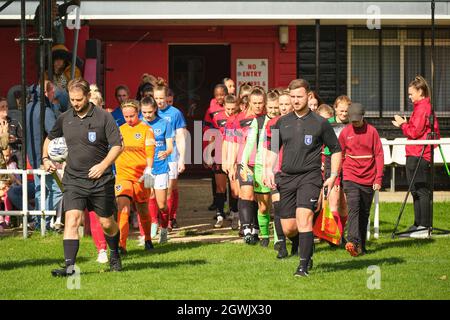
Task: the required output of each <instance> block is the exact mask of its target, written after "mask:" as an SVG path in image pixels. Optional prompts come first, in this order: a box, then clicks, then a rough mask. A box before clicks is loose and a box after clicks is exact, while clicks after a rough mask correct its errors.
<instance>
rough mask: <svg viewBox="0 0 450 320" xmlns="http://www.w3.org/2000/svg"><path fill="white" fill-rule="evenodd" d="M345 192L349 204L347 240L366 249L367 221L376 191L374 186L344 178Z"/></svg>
mask: <svg viewBox="0 0 450 320" xmlns="http://www.w3.org/2000/svg"><path fill="white" fill-rule="evenodd" d="M344 192H345V195H346V196H347V206H348V220H347V240H348V241H349V242H353V243H357V244H359V245H361V248H363V249H365V248H366V233H367V223H368V222H369V216H370V207H371V206H372V200H373V196H374V194H375V191H374V190H373V188H372V186H364V185H361V184H358V183H355V182H352V181H347V180H344Z"/></svg>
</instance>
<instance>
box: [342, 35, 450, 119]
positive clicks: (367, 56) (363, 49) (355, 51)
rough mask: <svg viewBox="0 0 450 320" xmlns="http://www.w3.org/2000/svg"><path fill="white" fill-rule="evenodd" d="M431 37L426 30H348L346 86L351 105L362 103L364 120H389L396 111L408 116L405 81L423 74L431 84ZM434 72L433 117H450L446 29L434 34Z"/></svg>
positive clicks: (449, 42) (449, 54)
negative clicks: (365, 114) (374, 118)
mask: <svg viewBox="0 0 450 320" xmlns="http://www.w3.org/2000/svg"><path fill="white" fill-rule="evenodd" d="M380 37H381V39H380ZM430 37H431V32H430V30H429V28H427V29H392V28H391V29H382V30H381V31H380V30H368V29H356V28H354V29H351V28H350V29H348V39H349V41H348V42H347V46H348V47H347V52H348V56H347V59H348V60H347V63H348V64H347V76H348V77H347V81H348V83H347V88H348V94H349V96H350V97H351V99H352V101H355V102H360V103H362V104H363V105H364V106H365V107H366V109H367V114H368V115H369V116H378V115H380V114H382V115H383V116H388V117H389V116H392V115H393V114H396V113H399V112H401V113H405V114H406V115H408V114H410V113H411V111H412V104H411V102H410V101H409V99H408V84H409V82H410V81H411V80H412V79H414V77H415V76H416V75H417V74H422V75H423V76H424V77H425V78H426V79H427V81H428V82H429V84H430V86H431V39H430ZM380 42H381V47H380ZM380 50H381V51H380ZM380 61H381V62H380ZM380 63H381V67H380ZM434 70H435V84H434V85H435V88H434V91H435V94H436V96H435V106H434V107H435V110H436V112H437V114H438V115H446V116H449V115H450V34H449V31H448V30H436V33H435V50H434ZM380 82H381V83H380Z"/></svg>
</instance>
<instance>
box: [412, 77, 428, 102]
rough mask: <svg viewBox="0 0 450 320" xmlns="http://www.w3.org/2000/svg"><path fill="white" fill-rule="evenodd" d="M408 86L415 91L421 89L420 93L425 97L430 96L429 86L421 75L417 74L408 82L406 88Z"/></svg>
mask: <svg viewBox="0 0 450 320" xmlns="http://www.w3.org/2000/svg"><path fill="white" fill-rule="evenodd" d="M409 87H413V88H414V89H416V90H417V91H419V90H422V95H423V96H424V97H425V98H428V97H430V96H431V90H430V86H429V85H428V82H427V80H425V78H424V77H422V76H421V75H417V76H416V77H415V78H414V80H413V81H411V82H410V83H409V85H408V88H409Z"/></svg>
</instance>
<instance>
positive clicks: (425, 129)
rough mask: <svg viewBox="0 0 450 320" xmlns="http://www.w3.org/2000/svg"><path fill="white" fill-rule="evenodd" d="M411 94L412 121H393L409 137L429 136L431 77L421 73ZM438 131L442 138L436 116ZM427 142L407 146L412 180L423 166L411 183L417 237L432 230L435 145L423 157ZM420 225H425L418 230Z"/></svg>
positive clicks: (413, 84)
mask: <svg viewBox="0 0 450 320" xmlns="http://www.w3.org/2000/svg"><path fill="white" fill-rule="evenodd" d="M408 94H409V98H410V99H411V101H412V102H413V104H414V110H413V112H412V114H411V118H410V119H409V121H406V118H402V117H400V116H398V115H395V117H394V118H395V120H394V121H392V123H393V124H394V125H395V126H396V127H399V128H401V129H402V131H403V134H404V135H405V136H406V137H407V138H408V140H426V139H427V138H428V134H429V133H430V132H431V125H430V115H431V102H430V96H431V91H430V88H429V86H428V83H427V81H426V80H425V79H424V78H423V77H421V76H417V77H415V79H414V80H413V81H411V83H410V84H409V86H408ZM434 132H436V134H437V136H436V138H437V139H439V138H440V134H439V125H438V122H437V119H436V116H435V121H434ZM423 147H424V146H423V145H407V146H406V178H407V180H408V183H411V180H412V176H413V174H414V171H415V169H416V167H417V164H418V163H419V168H418V171H417V174H416V177H415V179H414V183H413V185H412V187H411V194H412V196H413V200H414V225H413V226H411V227H410V228H409V230H408V231H410V234H409V236H410V237H413V238H422V237H427V236H428V230H423V229H424V228H428V227H431V212H430V184H429V179H428V178H429V176H430V162H431V149H430V146H429V145H427V146H425V151H424V153H423V158H422V159H421V158H420V155H421V154H422V149H423ZM416 229H422V230H421V231H416V232H414V231H415V230H416Z"/></svg>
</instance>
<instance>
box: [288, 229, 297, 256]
mask: <svg viewBox="0 0 450 320" xmlns="http://www.w3.org/2000/svg"><path fill="white" fill-rule="evenodd" d="M289 240H291V241H292V249H291V253H292V254H297V252H298V244H299V239H298V234H297V235H295V236H293V237H289Z"/></svg>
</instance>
